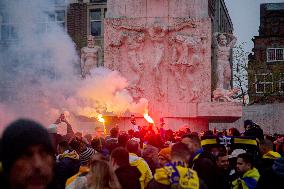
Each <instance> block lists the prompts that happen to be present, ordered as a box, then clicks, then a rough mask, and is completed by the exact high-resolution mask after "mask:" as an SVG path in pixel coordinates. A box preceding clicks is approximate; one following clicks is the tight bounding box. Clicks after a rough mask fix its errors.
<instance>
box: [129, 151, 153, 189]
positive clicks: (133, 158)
mask: <svg viewBox="0 0 284 189" xmlns="http://www.w3.org/2000/svg"><path fill="white" fill-rule="evenodd" d="M129 163H130V165H131V166H135V167H137V168H138V170H139V171H140V173H141V176H140V179H139V180H140V184H141V189H144V188H145V187H146V186H147V184H148V183H149V182H150V180H151V179H152V178H153V175H152V172H151V170H150V168H149V166H148V164H147V162H146V161H145V160H144V159H143V158H141V157H138V156H137V155H136V154H133V153H129Z"/></svg>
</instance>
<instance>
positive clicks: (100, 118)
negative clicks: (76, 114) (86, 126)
mask: <svg viewBox="0 0 284 189" xmlns="http://www.w3.org/2000/svg"><path fill="white" fill-rule="evenodd" d="M97 119H98V121H99V122H101V123H105V119H104V118H103V115H102V114H99V115H98V116H97Z"/></svg>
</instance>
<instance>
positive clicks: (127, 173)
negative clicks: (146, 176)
mask: <svg viewBox="0 0 284 189" xmlns="http://www.w3.org/2000/svg"><path fill="white" fill-rule="evenodd" d="M115 174H116V176H117V178H118V181H119V183H120V185H121V187H122V189H130V188H131V189H141V185H140V181H139V178H140V176H141V173H140V171H139V170H138V169H137V167H134V166H130V165H125V166H121V167H119V168H118V169H116V170H115Z"/></svg>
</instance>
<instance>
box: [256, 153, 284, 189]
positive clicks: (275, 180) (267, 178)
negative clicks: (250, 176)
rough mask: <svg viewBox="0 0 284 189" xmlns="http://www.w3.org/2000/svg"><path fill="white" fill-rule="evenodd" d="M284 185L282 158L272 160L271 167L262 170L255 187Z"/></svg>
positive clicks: (262, 188)
mask: <svg viewBox="0 0 284 189" xmlns="http://www.w3.org/2000/svg"><path fill="white" fill-rule="evenodd" d="M283 186H284V158H283V157H282V158H278V159H276V160H275V161H274V164H273V165H272V167H271V168H269V169H267V170H266V171H264V173H263V174H262V175H261V177H260V178H259V180H258V183H257V189H267V188H271V189H272V188H279V187H283Z"/></svg>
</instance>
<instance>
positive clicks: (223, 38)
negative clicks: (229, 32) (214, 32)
mask: <svg viewBox="0 0 284 189" xmlns="http://www.w3.org/2000/svg"><path fill="white" fill-rule="evenodd" d="M219 44H220V45H222V46H226V45H227V37H226V36H225V35H224V34H220V35H219Z"/></svg>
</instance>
